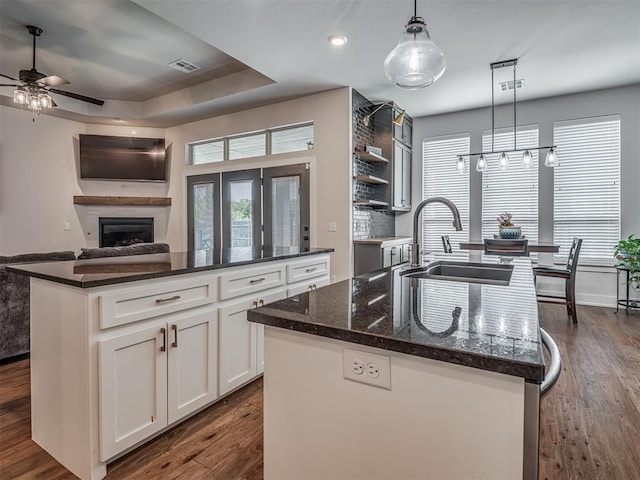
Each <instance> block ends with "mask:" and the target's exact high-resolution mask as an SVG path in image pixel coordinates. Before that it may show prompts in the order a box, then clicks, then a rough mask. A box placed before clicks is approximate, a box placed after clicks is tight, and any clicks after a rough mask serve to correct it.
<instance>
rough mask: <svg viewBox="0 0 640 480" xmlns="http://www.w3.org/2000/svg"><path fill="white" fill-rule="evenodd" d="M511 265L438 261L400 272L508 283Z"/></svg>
mask: <svg viewBox="0 0 640 480" xmlns="http://www.w3.org/2000/svg"><path fill="white" fill-rule="evenodd" d="M512 273H513V265H488V264H485V263H470V262H448V261H438V262H433V263H430V264H429V265H427V266H425V267H417V268H409V269H407V270H405V271H403V272H401V273H400V275H401V276H403V277H408V278H432V279H435V280H451V281H454V282H469V283H486V284H489V285H509V282H510V281H511V274H512Z"/></svg>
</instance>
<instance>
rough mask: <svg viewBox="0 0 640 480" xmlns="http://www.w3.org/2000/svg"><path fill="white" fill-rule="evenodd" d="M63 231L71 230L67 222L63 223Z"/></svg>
mask: <svg viewBox="0 0 640 480" xmlns="http://www.w3.org/2000/svg"><path fill="white" fill-rule="evenodd" d="M64 229H65V230H71V224H70V223H69V222H65V223H64Z"/></svg>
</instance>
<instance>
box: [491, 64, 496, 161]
mask: <svg viewBox="0 0 640 480" xmlns="http://www.w3.org/2000/svg"><path fill="white" fill-rule="evenodd" d="M494 109H495V104H494V93H493V67H491V151H492V152H493V150H494V145H493V143H494V140H495V136H496V123H495V114H494Z"/></svg>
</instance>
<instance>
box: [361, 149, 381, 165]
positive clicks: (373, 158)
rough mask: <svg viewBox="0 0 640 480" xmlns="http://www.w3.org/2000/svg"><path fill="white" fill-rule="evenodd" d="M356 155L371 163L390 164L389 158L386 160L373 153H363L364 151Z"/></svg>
mask: <svg viewBox="0 0 640 480" xmlns="http://www.w3.org/2000/svg"><path fill="white" fill-rule="evenodd" d="M355 154H356V155H357V156H359V157H360V158H362V159H363V160H368V161H370V162H385V163H389V160H388V159H387V158H384V157H383V156H382V155H378V154H376V153H373V152H363V151H362V150H356V151H355Z"/></svg>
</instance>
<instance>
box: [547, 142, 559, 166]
mask: <svg viewBox="0 0 640 480" xmlns="http://www.w3.org/2000/svg"><path fill="white" fill-rule="evenodd" d="M558 165H559V163H558V154H557V153H556V149H555V148H554V147H551V148H550V149H549V151H548V152H547V157H546V158H545V159H544V166H545V167H557V166H558Z"/></svg>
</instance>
